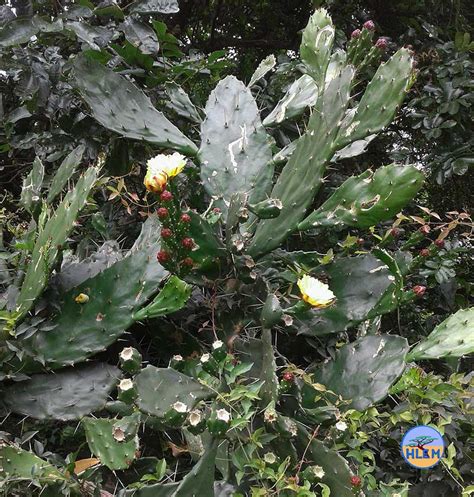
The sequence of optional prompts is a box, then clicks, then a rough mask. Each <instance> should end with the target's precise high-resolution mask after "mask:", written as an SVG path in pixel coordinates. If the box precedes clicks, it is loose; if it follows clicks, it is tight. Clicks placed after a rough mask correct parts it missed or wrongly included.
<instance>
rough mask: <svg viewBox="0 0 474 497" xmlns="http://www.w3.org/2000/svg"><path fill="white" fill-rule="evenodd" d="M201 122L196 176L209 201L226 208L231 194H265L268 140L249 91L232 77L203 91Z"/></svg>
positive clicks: (254, 196) (269, 171)
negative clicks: (206, 94) (198, 173)
mask: <svg viewBox="0 0 474 497" xmlns="http://www.w3.org/2000/svg"><path fill="white" fill-rule="evenodd" d="M205 113H206V118H205V119H204V121H203V123H202V125H201V148H200V149H199V159H200V162H201V179H202V182H203V184H204V188H205V189H206V191H207V192H208V193H209V195H210V196H211V198H212V199H213V200H214V204H215V205H216V206H217V207H219V208H220V209H221V210H222V211H223V212H227V208H228V205H229V201H230V198H231V196H232V194H233V193H236V192H246V193H249V192H251V193H250V197H251V200H252V201H253V202H258V201H260V200H263V199H264V198H265V195H266V193H267V192H268V190H269V189H270V188H271V181H272V177H273V167H272V165H271V164H270V161H271V158H272V153H271V139H270V137H269V136H268V135H267V133H266V132H265V130H264V128H263V127H262V123H261V121H260V114H259V112H258V108H257V104H256V102H255V100H254V98H253V96H252V94H251V92H250V90H249V89H248V88H247V87H246V86H245V85H244V84H243V83H242V82H241V81H239V80H238V79H236V78H235V77H234V76H228V77H227V78H225V79H223V80H222V81H220V82H219V84H218V85H217V87H216V88H215V89H214V91H213V92H212V93H211V95H210V96H209V100H208V102H207V105H206V109H205Z"/></svg>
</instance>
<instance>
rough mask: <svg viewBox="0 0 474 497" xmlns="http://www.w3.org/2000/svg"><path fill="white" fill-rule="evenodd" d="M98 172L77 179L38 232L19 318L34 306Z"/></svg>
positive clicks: (18, 305) (20, 297) (19, 302)
mask: <svg viewBox="0 0 474 497" xmlns="http://www.w3.org/2000/svg"><path fill="white" fill-rule="evenodd" d="M98 174H99V170H98V169H97V168H95V167H91V168H89V169H88V170H87V171H86V172H85V173H84V175H83V176H82V177H81V178H80V179H79V180H78V182H77V183H76V186H75V188H74V189H73V190H71V191H69V192H68V193H67V194H66V196H65V197H64V200H63V201H62V202H61V203H60V204H59V206H58V208H57V209H56V211H55V212H54V213H53V214H52V215H51V217H50V218H49V219H48V220H47V221H46V223H45V225H44V226H43V228H42V230H41V231H40V232H39V233H38V237H37V238H36V241H35V245H34V248H33V252H32V254H31V262H30V264H29V266H28V269H27V271H26V275H25V279H24V281H23V284H22V287H21V290H20V294H19V295H18V299H17V302H16V309H15V313H16V315H17V316H18V319H20V318H21V317H23V316H24V315H25V314H26V313H27V312H28V311H29V310H30V309H31V307H32V306H33V304H34V302H35V300H36V299H37V298H38V297H39V295H40V294H41V292H42V291H43V289H44V287H45V286H46V283H47V280H48V276H49V273H50V271H51V269H52V266H53V264H54V262H55V260H56V257H57V255H58V253H59V250H60V247H61V246H62V245H63V244H64V242H65V241H66V239H67V237H68V236H69V233H70V231H71V230H72V228H73V226H74V222H75V221H76V218H77V215H78V213H79V211H80V210H81V209H82V208H83V207H84V205H85V204H86V201H87V197H88V195H89V192H90V191H91V189H92V186H93V185H94V183H95V181H96V179H97V176H98Z"/></svg>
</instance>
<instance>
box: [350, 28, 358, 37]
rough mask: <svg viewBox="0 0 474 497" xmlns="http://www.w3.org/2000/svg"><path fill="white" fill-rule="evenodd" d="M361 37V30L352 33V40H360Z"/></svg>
mask: <svg viewBox="0 0 474 497" xmlns="http://www.w3.org/2000/svg"><path fill="white" fill-rule="evenodd" d="M359 36H360V29H354V31H352V33H351V38H359Z"/></svg>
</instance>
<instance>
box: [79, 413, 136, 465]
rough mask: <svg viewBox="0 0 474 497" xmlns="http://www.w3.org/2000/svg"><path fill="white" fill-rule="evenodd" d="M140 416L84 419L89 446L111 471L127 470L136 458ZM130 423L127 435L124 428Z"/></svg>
mask: <svg viewBox="0 0 474 497" xmlns="http://www.w3.org/2000/svg"><path fill="white" fill-rule="evenodd" d="M139 421H140V416H139V415H137V414H132V416H128V417H127V418H122V419H121V420H120V421H117V420H116V419H105V418H103V419H97V418H84V419H83V420H82V424H83V425H84V428H85V431H86V438H87V444H88V445H89V448H90V450H91V452H92V454H94V456H95V457H97V458H99V459H100V462H101V463H102V464H103V465H104V466H107V467H108V468H109V469H111V470H115V469H127V468H128V467H129V466H130V465H131V464H132V462H133V461H134V460H135V458H136V453H137V451H138V436H137V431H138V427H139ZM124 422H128V423H129V425H130V428H131V431H130V432H129V433H128V434H125V432H124V430H123V428H122V426H123V424H124Z"/></svg>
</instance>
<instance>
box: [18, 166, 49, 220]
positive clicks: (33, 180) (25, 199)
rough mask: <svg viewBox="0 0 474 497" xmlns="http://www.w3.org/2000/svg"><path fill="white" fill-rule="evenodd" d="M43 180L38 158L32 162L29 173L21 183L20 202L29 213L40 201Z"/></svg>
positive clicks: (42, 170) (42, 171) (41, 167)
mask: <svg viewBox="0 0 474 497" xmlns="http://www.w3.org/2000/svg"><path fill="white" fill-rule="evenodd" d="M43 179H44V166H43V163H42V162H41V159H40V158H39V157H36V158H35V160H34V161H33V167H32V168H31V171H30V173H29V174H28V176H26V178H25V179H24V181H23V186H22V189H21V197H20V202H21V204H22V205H23V207H24V208H25V209H26V210H27V211H28V212H30V213H33V211H34V210H35V207H36V206H37V205H38V203H39V202H40V200H41V197H40V194H41V188H42V186H43Z"/></svg>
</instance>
